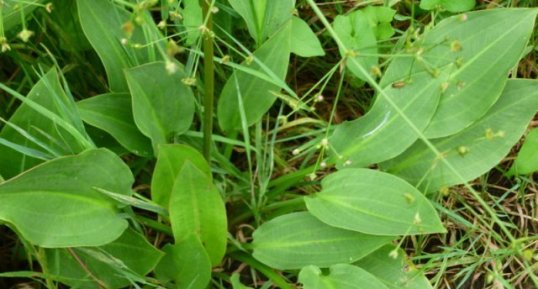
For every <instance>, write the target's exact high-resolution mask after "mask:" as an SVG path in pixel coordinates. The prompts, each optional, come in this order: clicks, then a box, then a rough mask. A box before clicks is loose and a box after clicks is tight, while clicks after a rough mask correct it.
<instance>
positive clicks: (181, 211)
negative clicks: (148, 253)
mask: <svg viewBox="0 0 538 289" xmlns="http://www.w3.org/2000/svg"><path fill="white" fill-rule="evenodd" d="M169 212H170V222H171V223H172V231H173V233H174V239H175V240H176V243H178V244H180V243H181V242H183V240H184V239H185V238H186V237H188V236H190V235H195V236H197V237H199V238H200V241H201V242H202V244H203V246H204V247H205V249H206V251H207V255H208V256H209V259H210V260H211V264H213V265H218V264H219V263H220V262H221V260H222V258H223V257H224V253H225V252H226V240H227V237H228V230H227V228H228V227H227V226H228V225H227V219H226V208H225V207H224V201H223V200H222V197H221V196H220V193H219V191H218V190H217V188H216V187H215V185H213V183H212V181H211V178H210V177H208V176H207V174H206V173H205V172H203V171H201V170H199V169H198V168H197V167H196V165H194V164H193V163H191V162H190V161H186V162H185V164H184V165H183V167H182V168H181V171H180V172H179V174H178V175H177V178H176V180H175V182H174V187H173V188H172V194H171V195H170V206H169Z"/></svg>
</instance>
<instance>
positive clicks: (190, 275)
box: [155, 235, 211, 289]
mask: <svg viewBox="0 0 538 289" xmlns="http://www.w3.org/2000/svg"><path fill="white" fill-rule="evenodd" d="M163 251H164V252H165V253H166V255H165V256H164V258H163V259H162V260H161V262H160V263H159V265H158V266H157V268H155V274H157V277H158V278H159V280H161V281H164V282H168V281H174V282H175V284H176V287H175V288H178V289H204V288H207V285H208V284H209V281H210V280H211V261H210V260H209V257H208V256H207V253H206V251H205V249H204V247H203V246H202V243H201V242H200V240H199V239H198V237H196V236H195V235H189V236H187V237H185V238H183V240H182V241H181V242H180V243H177V244H175V245H171V244H167V245H166V246H164V248H163Z"/></svg>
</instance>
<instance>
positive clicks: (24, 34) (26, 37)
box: [17, 28, 34, 42]
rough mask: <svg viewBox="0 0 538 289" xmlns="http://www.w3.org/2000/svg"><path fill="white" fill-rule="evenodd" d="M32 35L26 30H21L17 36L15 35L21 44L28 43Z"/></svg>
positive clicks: (32, 33)
mask: <svg viewBox="0 0 538 289" xmlns="http://www.w3.org/2000/svg"><path fill="white" fill-rule="evenodd" d="M33 35H34V32H33V31H31V30H28V29H26V28H25V29H23V30H22V31H21V32H19V34H17V37H19V38H20V39H21V40H22V41H23V42H28V40H30V37H32V36H33Z"/></svg>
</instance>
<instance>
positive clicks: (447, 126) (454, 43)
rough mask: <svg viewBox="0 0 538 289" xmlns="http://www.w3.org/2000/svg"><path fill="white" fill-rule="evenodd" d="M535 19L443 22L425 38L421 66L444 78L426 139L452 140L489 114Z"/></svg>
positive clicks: (508, 15)
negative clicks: (437, 70)
mask: <svg viewBox="0 0 538 289" xmlns="http://www.w3.org/2000/svg"><path fill="white" fill-rule="evenodd" d="M537 13H538V9H491V10H482V11H475V12H470V13H467V14H464V16H462V15H460V16H453V17H450V18H447V19H445V20H443V21H441V22H440V23H439V24H438V25H437V26H435V27H434V28H433V29H432V30H430V31H429V32H428V33H427V35H424V42H423V43H422V44H421V46H422V47H424V49H427V51H425V52H424V56H423V58H424V60H425V63H428V66H430V67H431V68H430V69H440V70H442V71H444V72H446V73H448V74H449V77H448V79H447V80H445V81H446V83H445V85H447V87H446V90H445V91H444V93H443V95H442V97H441V101H440V104H439V107H438V109H437V111H436V112H435V115H434V116H433V118H432V120H431V123H430V124H429V126H428V127H427V128H426V130H425V131H424V133H425V135H426V136H427V137H428V138H439V137H445V136H449V135H452V134H455V133H457V132H459V131H461V130H463V129H464V128H466V127H468V126H469V125H471V124H472V123H473V122H475V121H476V120H478V119H479V118H480V117H482V116H483V115H484V114H485V113H486V112H487V111H488V110H489V108H491V106H492V105H493V104H494V103H495V102H496V101H497V99H498V98H499V96H500V95H501V93H502V91H503V88H504V86H505V84H506V80H507V77H506V76H507V72H508V71H509V70H510V69H511V68H512V67H514V65H516V64H517V63H518V61H519V59H520V57H521V55H522V53H523V51H524V49H525V47H526V44H527V42H528V41H529V37H530V35H531V34H532V31H533V28H534V20H535V18H536V14H537ZM402 61H405V60H403V59H402ZM410 61H412V59H408V60H407V62H408V65H412V63H411V62H410ZM402 64H403V63H402ZM423 65H424V64H423Z"/></svg>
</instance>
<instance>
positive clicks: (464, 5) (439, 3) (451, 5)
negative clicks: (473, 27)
mask: <svg viewBox="0 0 538 289" xmlns="http://www.w3.org/2000/svg"><path fill="white" fill-rule="evenodd" d="M475 2H476V1H475V0H420V8H421V9H424V10H434V9H438V8H442V9H446V10H448V11H450V12H463V11H469V10H472V9H473V8H474V6H475V4H476V3H475Z"/></svg>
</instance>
